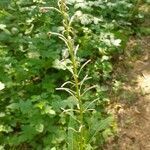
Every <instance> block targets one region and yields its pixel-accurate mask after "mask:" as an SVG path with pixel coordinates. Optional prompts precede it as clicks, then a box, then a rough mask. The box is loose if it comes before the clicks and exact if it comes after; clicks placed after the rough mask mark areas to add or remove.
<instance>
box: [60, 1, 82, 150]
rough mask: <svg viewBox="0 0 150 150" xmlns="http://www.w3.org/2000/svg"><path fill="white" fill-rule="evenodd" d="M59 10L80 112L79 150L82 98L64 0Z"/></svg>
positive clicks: (80, 144)
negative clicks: (61, 15)
mask: <svg viewBox="0 0 150 150" xmlns="http://www.w3.org/2000/svg"><path fill="white" fill-rule="evenodd" d="M61 4H62V6H61V11H62V14H63V18H64V19H63V21H64V22H63V23H64V27H65V31H66V39H67V44H68V49H69V54H70V56H71V62H72V66H73V79H74V82H75V88H76V90H75V91H76V98H77V99H78V102H79V112H80V116H79V121H80V128H81V130H80V142H79V150H83V149H84V134H83V123H84V122H83V104H82V98H81V95H80V89H79V77H78V64H77V61H76V56H75V54H74V47H75V46H74V43H73V39H72V38H71V35H70V26H69V19H68V14H67V13H66V8H65V0H62V1H61Z"/></svg>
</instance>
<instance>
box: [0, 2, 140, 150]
mask: <svg viewBox="0 0 150 150" xmlns="http://www.w3.org/2000/svg"><path fill="white" fill-rule="evenodd" d="M137 3H139V1H138V0H122V1H120V0H113V1H112V0H95V1H94V0H91V1H89V0H66V1H65V0H58V1H56V0H50V1H49V0H5V1H4V0H1V1H0V8H1V10H0V137H1V138H0V149H17V150H19V149H20V150H23V149H37V150H38V149H39V150H42V149H43V150H62V149H63V150H67V149H68V150H79V149H80V150H83V149H86V150H92V149H93V150H94V149H100V146H101V145H102V144H103V143H104V141H105V140H106V139H107V138H108V136H110V135H112V134H113V132H114V130H115V128H116V125H115V123H114V119H113V117H112V115H111V114H108V113H107V112H106V110H105V107H106V104H107V103H108V101H109V99H108V96H107V92H108V91H107V90H108V89H107V86H106V83H107V81H110V80H111V74H112V73H113V64H114V63H115V62H118V61H119V56H120V55H122V54H123V52H124V48H125V45H126V41H127V39H128V36H129V34H131V33H132V32H133V30H132V27H133V25H134V24H135V22H136V21H137V20H139V17H141V15H139V14H138V11H137V8H136V7H137ZM60 5H61V6H62V7H61V6H60ZM64 6H65V8H63V7H64ZM63 9H65V13H66V15H62V13H60V12H61V11H62V12H63V11H64V10H63ZM59 11H60V12H59ZM66 16H67V20H66V22H65V21H64V20H65V19H66V18H65V17H66ZM68 20H69V21H71V26H69V25H68V24H67V23H68V22H67V21H68ZM66 26H67V27H68V26H69V27H70V30H69V29H68V30H69V32H68V33H67V32H66ZM68 34H69V35H68ZM55 35H58V36H55ZM60 35H63V36H64V37H67V38H68V39H67V42H66V41H65V42H64V39H63V40H62V37H61V36H60ZM58 37H60V39H59V38H58ZM69 37H70V41H69ZM70 43H73V45H69V46H68V45H67V44H70ZM70 46H73V47H72V48H73V55H72V54H71V52H70V51H69V47H70ZM75 47H76V48H75ZM77 49H78V50H77ZM76 51H77V52H76ZM88 60H90V61H88ZM73 61H75V62H73ZM73 63H76V66H73V65H74V64H73ZM74 67H75V68H76V69H77V72H78V73H79V72H80V68H82V71H81V73H80V76H77V72H76V71H75V70H74ZM88 75H89V76H90V77H91V79H90V78H89V77H88ZM76 76H77V78H78V80H79V82H80V83H76V86H78V88H80V87H79V86H80V85H82V87H83V92H85V91H87V92H85V94H84V95H82V109H83V110H85V112H84V111H83V110H82V111H83V112H82V116H81V114H80V113H79V111H80V108H81V107H80V106H79V105H80V103H79V102H78V101H77V100H78V99H79V97H76V96H75V97H74V95H73V93H74V89H75V88H74V82H76ZM87 79H90V80H87ZM85 81H87V82H86V83H84V82H85ZM64 83H65V85H67V88H65V89H64V87H63V90H65V91H67V92H69V93H70V94H68V93H67V92H64V91H62V90H61V91H60V90H56V89H57V88H59V87H61V85H63V84H64ZM68 83H69V84H68ZM72 83H73V84H72ZM91 87H94V88H91ZM59 89H60V88H59ZM90 89H91V90H90ZM76 90H79V89H76ZM76 90H75V94H78V93H76V92H77V91H76ZM81 91H82V89H81ZM76 98H77V100H76ZM86 110H88V111H86ZM80 117H82V119H81V118H80ZM79 137H81V138H79ZM79 139H80V140H79Z"/></svg>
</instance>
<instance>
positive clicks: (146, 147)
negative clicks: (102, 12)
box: [105, 36, 150, 150]
mask: <svg viewBox="0 0 150 150" xmlns="http://www.w3.org/2000/svg"><path fill="white" fill-rule="evenodd" d="M127 49H130V52H129V53H134V52H135V51H136V54H137V52H139V54H137V55H135V54H134V56H132V57H131V58H132V60H127V61H128V66H126V69H123V70H120V74H124V76H125V78H126V79H125V81H124V83H123V85H122V89H121V91H120V93H119V95H118V97H117V99H118V100H117V103H115V104H114V105H115V107H116V106H117V112H116V115H117V119H118V127H119V130H118V134H117V136H116V138H114V139H113V140H111V141H110V144H108V146H107V148H105V150H150V36H142V37H140V38H139V37H136V38H135V37H134V38H131V39H130V40H129V43H128V47H127ZM115 111H116V110H115Z"/></svg>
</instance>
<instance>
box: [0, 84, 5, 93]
mask: <svg viewBox="0 0 150 150" xmlns="http://www.w3.org/2000/svg"><path fill="white" fill-rule="evenodd" d="M4 88H5V84H3V83H2V82H0V91H1V90H3V89H4Z"/></svg>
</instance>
